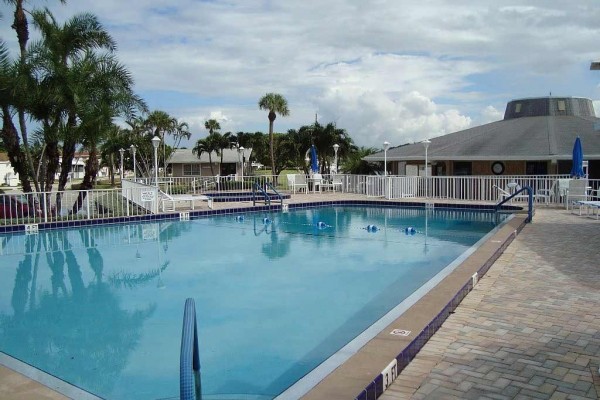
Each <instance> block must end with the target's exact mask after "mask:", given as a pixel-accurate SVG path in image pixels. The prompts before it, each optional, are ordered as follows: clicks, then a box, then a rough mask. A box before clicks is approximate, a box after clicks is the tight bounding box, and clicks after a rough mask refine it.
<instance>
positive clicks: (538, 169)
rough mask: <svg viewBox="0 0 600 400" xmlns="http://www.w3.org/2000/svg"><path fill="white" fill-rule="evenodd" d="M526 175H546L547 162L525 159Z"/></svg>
mask: <svg viewBox="0 0 600 400" xmlns="http://www.w3.org/2000/svg"><path fill="white" fill-rule="evenodd" d="M525 174H526V175H548V163H547V162H546V161H527V163H526V164H525Z"/></svg>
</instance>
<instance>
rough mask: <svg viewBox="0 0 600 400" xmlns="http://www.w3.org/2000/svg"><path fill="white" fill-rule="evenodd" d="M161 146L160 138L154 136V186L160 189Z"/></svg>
mask: <svg viewBox="0 0 600 400" xmlns="http://www.w3.org/2000/svg"><path fill="white" fill-rule="evenodd" d="M159 144H160V138H159V137H158V136H154V137H153V138H152V146H153V147H154V184H155V185H156V187H158V145H159Z"/></svg>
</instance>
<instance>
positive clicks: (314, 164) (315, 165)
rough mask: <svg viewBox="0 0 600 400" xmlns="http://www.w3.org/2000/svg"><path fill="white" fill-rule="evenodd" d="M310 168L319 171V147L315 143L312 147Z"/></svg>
mask: <svg viewBox="0 0 600 400" xmlns="http://www.w3.org/2000/svg"><path fill="white" fill-rule="evenodd" d="M310 170H311V171H312V172H315V173H317V172H319V160H318V159H317V149H316V148H315V145H314V144H313V145H312V146H311V147H310Z"/></svg>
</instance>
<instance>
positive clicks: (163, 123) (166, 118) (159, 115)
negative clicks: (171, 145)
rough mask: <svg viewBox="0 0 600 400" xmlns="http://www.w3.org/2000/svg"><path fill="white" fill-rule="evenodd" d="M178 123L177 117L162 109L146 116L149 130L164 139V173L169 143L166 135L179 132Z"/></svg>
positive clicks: (164, 171)
mask: <svg viewBox="0 0 600 400" xmlns="http://www.w3.org/2000/svg"><path fill="white" fill-rule="evenodd" d="M177 124H178V122H177V119H175V118H173V117H172V116H170V115H169V114H168V113H166V112H165V111H160V110H155V111H152V112H151V113H150V115H148V117H147V118H146V125H147V128H148V130H150V131H152V135H153V136H158V137H159V138H160V139H161V141H162V147H163V151H162V153H163V154H162V155H163V175H164V174H165V173H166V171H167V164H166V163H167V150H166V146H167V145H166V143H165V136H166V135H170V134H172V133H175V132H177ZM159 164H160V163H159Z"/></svg>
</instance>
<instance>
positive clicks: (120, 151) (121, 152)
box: [119, 147, 125, 181]
mask: <svg viewBox="0 0 600 400" xmlns="http://www.w3.org/2000/svg"><path fill="white" fill-rule="evenodd" d="M123 153H125V149H124V148H122V147H121V148H120V149H119V154H121V168H120V169H119V171H121V181H122V180H123Z"/></svg>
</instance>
